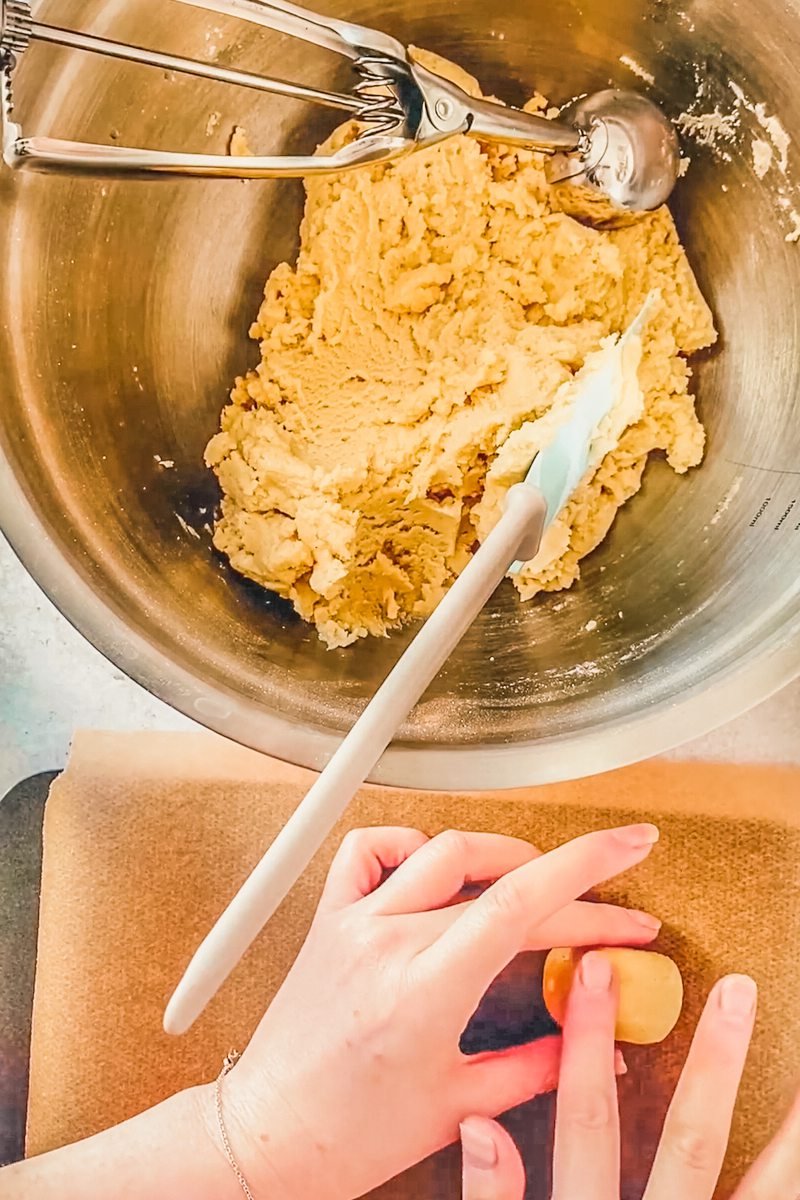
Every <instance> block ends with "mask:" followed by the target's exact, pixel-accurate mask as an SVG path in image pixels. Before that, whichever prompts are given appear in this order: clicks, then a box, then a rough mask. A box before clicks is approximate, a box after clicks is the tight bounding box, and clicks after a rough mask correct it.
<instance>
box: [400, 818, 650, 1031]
mask: <svg viewBox="0 0 800 1200" xmlns="http://www.w3.org/2000/svg"><path fill="white" fill-rule="evenodd" d="M657 841H658V829H657V828H656V827H655V825H627V826H624V827H623V828H621V829H605V830H602V831H601V832H599V833H586V834H584V835H583V836H582V837H578V838H575V839H574V840H573V841H571V842H566V843H565V844H564V845H563V846H559V847H558V849H556V850H551V851H550V853H549V854H543V855H542V856H541V858H537V859H535V860H534V861H533V862H530V863H526V864H525V865H524V866H522V867H518V868H517V869H516V870H515V871H511V872H509V874H508V875H504V876H503V878H502V879H499V880H498V881H497V883H494V884H492V886H491V887H490V888H488V889H487V890H486V891H485V892H484V893H483V895H482V896H479V897H478V899H477V900H474V901H473V902H472V904H471V905H470V906H469V908H468V909H467V910H466V911H465V912H464V913H463V915H462V916H460V917H459V918H458V920H457V921H455V922H454V923H453V924H452V925H451V926H450V928H449V929H448V930H446V932H445V933H443V934H442V936H441V937H440V938H439V939H438V941H436V942H434V944H433V945H432V946H430V947H428V948H427V949H425V950H423V951H422V952H421V953H420V954H419V955H418V956H417V957H418V966H419V967H420V968H421V969H422V970H423V971H425V972H426V973H427V974H428V976H429V977H430V978H431V979H433V980H435V981H437V982H438V981H439V980H441V979H443V978H446V977H449V978H450V979H451V980H452V981H453V982H454V983H456V982H457V988H455V989H454V988H448V989H447V993H448V1001H449V1002H450V1004H451V1007H452V996H453V994H454V991H455V992H456V993H457V995H458V996H459V1000H461V1001H463V1010H464V1018H465V1020H467V1019H468V1018H469V1017H470V1016H471V1015H472V1013H473V1012H474V1011H475V1009H476V1008H477V1007H478V1003H479V1001H480V999H481V997H482V996H483V994H484V993H485V992H486V990H487V988H488V987H489V985H490V984H491V983H492V981H493V980H494V979H496V978H497V976H498V975H499V974H500V972H501V971H502V970H503V969H504V968H505V967H507V966H508V964H509V963H510V962H511V960H512V959H513V958H515V957H516V955H517V954H519V952H520V951H521V950H522V949H523V948H524V945H525V938H526V935H527V933H528V931H529V929H530V927H531V924H532V923H533V922H534V921H535V922H536V923H539V922H541V921H545V920H547V918H548V917H551V916H552V915H553V913H555V912H558V910H559V909H560V908H563V907H564V905H565V904H569V903H570V901H572V900H575V899H577V897H578V896H582V895H583V894H584V893H585V892H588V891H589V890H590V889H591V888H593V887H595V886H596V885H597V884H598V883H602V882H604V881H605V880H606V879H611V878H612V876H614V875H619V874H620V872H621V871H626V870H627V869H628V868H629V867H633V866H635V865H636V864H637V863H640V862H641V861H642V860H643V859H645V858H647V855H648V854H649V853H650V851H651V850H652V848H653V845H654V843H655V842H657Z"/></svg>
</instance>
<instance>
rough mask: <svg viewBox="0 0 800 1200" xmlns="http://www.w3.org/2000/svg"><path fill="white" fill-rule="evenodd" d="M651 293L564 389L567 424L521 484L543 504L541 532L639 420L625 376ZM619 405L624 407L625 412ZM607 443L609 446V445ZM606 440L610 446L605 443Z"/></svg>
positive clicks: (633, 359) (638, 395)
mask: <svg viewBox="0 0 800 1200" xmlns="http://www.w3.org/2000/svg"><path fill="white" fill-rule="evenodd" d="M654 298H655V294H654V293H651V294H650V295H649V296H648V297H647V300H646V301H645V303H644V305H643V306H642V308H641V310H640V312H639V314H638V316H637V317H636V319H635V320H634V321H633V322H632V324H631V325H630V326H629V327H628V329H626V331H625V332H624V333H623V334H621V335H620V336H619V337H617V338H613V337H612V338H608V339H606V341H605V343H604V344H603V346H602V347H601V349H600V350H598V351H597V352H596V353H595V354H593V355H591V356H590V357H589V358H588V359H587V361H586V363H585V365H584V366H583V367H582V368H581V370H580V371H579V372H578V373H577V375H576V376H575V378H574V379H573V380H571V381H570V382H569V383H568V384H565V385H564V387H565V388H566V389H568V390H569V391H570V392H571V393H572V399H571V404H570V407H569V409H568V411H567V414H566V416H565V419H564V421H563V423H562V424H561V425H559V426H558V427H557V428H556V430H555V433H554V434H553V437H552V439H551V440H550V442H549V443H548V444H547V445H546V446H545V447H543V449H541V450H540V451H539V453H538V454H537V455H536V458H535V459H534V460H533V463H532V464H531V467H530V470H529V471H528V474H527V475H526V476H525V482H526V483H527V484H529V485H530V486H532V487H535V488H538V489H539V491H540V492H541V493H542V495H543V496H544V498H545V501H546V502H547V519H546V522H545V527H547V526H548V525H551V524H552V522H553V521H554V520H555V519H556V517H557V516H558V514H559V513H560V512H561V511H562V509H563V508H564V507H565V506H566V505H567V504H568V502H569V500H570V497H571V496H572V495H573V493H574V492H575V490H576V488H577V487H578V486H579V484H580V483H581V481H582V480H583V478H584V476H585V475H586V473H587V471H588V470H589V468H590V467H591V466H594V465H595V464H596V463H598V462H599V461H600V459H601V458H602V457H603V456H604V454H605V453H606V452H607V451H608V450H609V449H611V448H612V445H613V444H614V443H615V442H616V440H617V439H618V438H619V436H620V435H621V434H622V432H624V430H625V429H626V428H627V426H628V425H630V424H631V423H632V422H633V421H636V420H638V419H639V417H640V416H641V408H642V403H643V401H642V397H641V392H640V391H638V389H637V391H636V392H635V393H634V401H635V402H636V401H637V399H638V403H636V407H633V408H631V406H630V397H631V389H630V386H629V377H628V373H629V371H630V363H632V364H633V366H634V368H635V367H637V366H638V355H636V354H633V355H631V351H634V350H635V349H636V346H635V343H636V342H637V341H638V339H639V337H640V335H641V331H642V328H643V326H644V323H645V320H646V318H647V313H648V311H649V309H650V307H651V305H652V303H653V300H654ZM623 402H626V403H625V407H624V408H623ZM615 408H619V409H620V411H619V420H618V421H617V422H616V424H618V425H620V426H621V427H620V428H619V429H618V430H611V429H609V430H608V438H606V439H604V438H603V432H604V423H608V424H609V425H613V424H615V422H613V420H612V419H611V418H612V414H613V412H614V409H615ZM609 439H610V441H609ZM606 441H608V442H609V444H607V445H606V444H605V442H606ZM523 565H524V564H523V563H521V562H516V563H514V565H513V566H512V568H511V570H512V572H517V571H519V570H520V569H521V568H522V566H523Z"/></svg>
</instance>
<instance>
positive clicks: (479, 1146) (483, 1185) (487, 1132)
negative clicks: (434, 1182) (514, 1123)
mask: <svg viewBox="0 0 800 1200" xmlns="http://www.w3.org/2000/svg"><path fill="white" fill-rule="evenodd" d="M461 1154H462V1175H461V1180H462V1184H461V1197H462V1200H524V1196H525V1168H524V1166H523V1165H522V1159H521V1158H520V1154H519V1150H517V1147H516V1146H515V1145H514V1142H513V1141H512V1139H511V1137H510V1136H509V1134H507V1133H506V1131H505V1129H503V1127H502V1125H498V1124H497V1122H496V1121H490V1120H489V1118H488V1117H467V1118H466V1119H465V1120H464V1121H462V1122H461Z"/></svg>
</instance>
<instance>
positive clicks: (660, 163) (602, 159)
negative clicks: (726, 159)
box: [550, 88, 681, 212]
mask: <svg viewBox="0 0 800 1200" xmlns="http://www.w3.org/2000/svg"><path fill="white" fill-rule="evenodd" d="M561 117H562V118H563V120H564V121H566V122H568V123H569V124H570V125H574V126H576V127H577V128H578V129H584V130H586V131H587V137H588V145H587V146H586V147H584V148H583V149H582V153H580V154H577V155H576V154H571V155H558V156H557V157H556V162H555V163H553V164H552V167H551V171H550V179H551V181H552V182H554V183H555V182H558V180H559V179H564V180H572V182H573V184H575V185H578V184H583V185H584V186H588V187H591V188H595V189H596V190H597V191H598V192H600V193H601V194H602V195H604V196H607V197H608V199H609V200H610V201H611V202H612V203H613V204H614V205H616V206H617V207H618V208H621V209H630V210H633V211H634V212H643V211H645V212H646V211H648V210H650V209H653V208H659V207H660V206H661V205H662V204H666V202H667V200H669V198H670V196H671V195H672V191H673V188H674V187H675V184H676V182H677V179H678V173H679V171H680V160H681V152H680V145H679V143H678V135H677V133H676V132H675V126H674V125H673V124H672V122H671V121H669V120H668V119H667V117H666V116H665V115H664V113H663V112H662V111H661V109H660V108H659V107H658V106H657V105H656V104H654V103H653V101H652V100H650V99H648V97H647V96H644V95H642V94H641V93H640V92H629V91H620V90H619V89H618V88H607V89H606V90H605V91H602V92H595V93H594V94H593V95H591V96H584V97H582V98H581V99H580V100H576V101H574V102H573V103H572V104H569V105H567V107H566V108H565V109H564V110H563V111H562V113H561Z"/></svg>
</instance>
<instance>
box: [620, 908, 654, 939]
mask: <svg viewBox="0 0 800 1200" xmlns="http://www.w3.org/2000/svg"><path fill="white" fill-rule="evenodd" d="M628 915H629V916H630V918H631V920H632V921H635V922H636V924H637V925H641V927H642V929H647V930H648V932H650V933H658V931H659V929H660V928H661V922H660V921H659V919H658V917H651V916H650V913H646V912H639V910H638V909H636V908H631V909H629V910H628Z"/></svg>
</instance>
